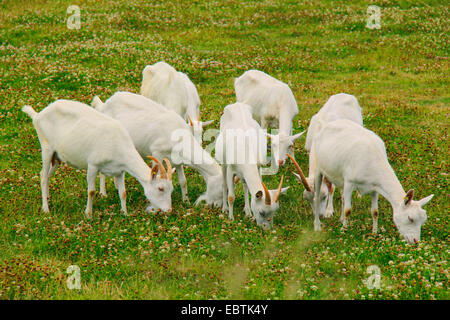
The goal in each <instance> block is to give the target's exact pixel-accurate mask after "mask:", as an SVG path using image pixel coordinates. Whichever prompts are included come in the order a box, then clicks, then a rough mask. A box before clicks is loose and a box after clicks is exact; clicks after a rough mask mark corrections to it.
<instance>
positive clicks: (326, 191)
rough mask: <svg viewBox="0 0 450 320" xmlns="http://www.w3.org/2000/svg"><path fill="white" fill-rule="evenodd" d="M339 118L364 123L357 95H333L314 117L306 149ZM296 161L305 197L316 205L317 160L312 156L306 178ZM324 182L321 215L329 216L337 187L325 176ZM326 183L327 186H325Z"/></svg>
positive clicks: (308, 149)
mask: <svg viewBox="0 0 450 320" xmlns="http://www.w3.org/2000/svg"><path fill="white" fill-rule="evenodd" d="M337 119H348V120H351V121H353V122H355V123H356V124H359V125H360V126H362V125H363V120H362V113H361V107H360V106H359V103H358V100H357V99H356V97H355V96H352V95H350V94H346V93H338V94H335V95H333V96H331V97H330V98H329V99H328V101H327V102H326V103H325V104H324V106H323V107H322V108H321V109H320V110H319V112H317V113H316V114H315V115H314V116H313V117H312V118H311V122H310V124H309V127H308V132H307V134H306V143H305V149H306V150H307V151H308V152H310V150H311V143H312V140H313V139H314V137H315V136H316V135H317V134H318V133H319V131H320V130H321V129H322V127H323V126H324V125H326V124H327V123H328V122H331V121H334V120H337ZM291 159H292V161H293V162H294V164H295V166H296V168H297V172H298V174H295V175H296V177H297V179H298V180H299V181H300V182H301V183H302V184H303V185H304V186H305V191H304V192H303V198H304V199H305V200H307V201H308V202H309V203H310V204H311V207H313V206H314V170H315V161H314V157H310V161H309V174H308V177H307V178H305V176H304V174H303V172H302V170H301V168H300V166H299V165H298V164H297V163H296V162H295V160H294V159H293V158H292V157H291ZM324 182H325V183H324V184H322V187H321V190H320V197H319V199H320V215H323V216H324V217H326V218H329V217H331V216H332V215H333V211H334V208H333V195H334V190H335V187H334V186H333V185H332V184H331V183H330V182H329V181H327V180H326V178H324ZM325 185H326V187H325Z"/></svg>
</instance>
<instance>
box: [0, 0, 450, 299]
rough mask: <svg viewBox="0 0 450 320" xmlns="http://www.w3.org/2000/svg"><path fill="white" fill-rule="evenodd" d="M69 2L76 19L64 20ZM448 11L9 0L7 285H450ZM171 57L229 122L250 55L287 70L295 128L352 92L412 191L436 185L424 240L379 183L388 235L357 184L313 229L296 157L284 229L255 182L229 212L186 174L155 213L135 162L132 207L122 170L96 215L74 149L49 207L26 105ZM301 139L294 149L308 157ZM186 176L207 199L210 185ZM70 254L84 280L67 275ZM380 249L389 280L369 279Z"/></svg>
mask: <svg viewBox="0 0 450 320" xmlns="http://www.w3.org/2000/svg"><path fill="white" fill-rule="evenodd" d="M70 5H78V6H79V8H80V10H81V27H80V29H78V30H77V29H69V28H68V27H67V25H66V21H67V19H68V18H69V16H70V14H68V13H67V8H68V7H69V6H70ZM369 5H378V6H379V7H380V8H381V28H380V29H368V28H366V19H367V17H368V15H367V7H368V6H369ZM448 26H449V6H448V4H447V5H445V2H442V1H402V0H398V1H395V0H392V1H391V0H384V1H381V0H380V1H351V2H350V1H320V2H319V1H297V0H295V1H293V0H288V1H281V0H271V1H243V0H242V1H236V0H235V1H229V0H222V1H218V0H216V1H153V0H142V1H140V0H133V1H93V0H91V1H82V0H78V1H62V0H61V1H9V0H6V1H0V70H1V77H0V151H1V157H0V299H449V298H450V295H449V289H448V286H449V265H448V259H449V246H448V244H449V227H448V223H449V216H448V212H449V194H450V193H449V180H448V173H449V162H448V161H449V146H448V129H449V120H448V115H449V111H450V109H449V104H450V95H449V65H450V64H449V27H448ZM160 60H164V61H166V62H167V63H169V64H171V65H173V66H174V67H175V68H176V69H178V70H180V71H183V72H185V73H187V74H188V75H189V77H190V78H191V80H192V81H193V82H194V83H195V84H196V86H197V89H198V91H199V94H200V97H201V100H202V105H201V107H200V108H201V115H202V119H204V120H209V119H214V120H216V122H215V124H214V126H215V127H216V128H218V126H219V123H218V120H219V118H220V116H221V112H222V110H223V108H224V106H226V105H227V104H230V103H233V102H234V101H235V95H234V87H233V83H234V78H235V77H238V76H239V75H241V74H242V73H243V72H245V71H246V70H249V69H258V70H262V71H264V72H267V73H269V74H271V75H272V76H274V77H276V78H278V79H280V80H282V81H284V82H286V83H288V84H289V86H290V87H291V89H292V91H293V93H294V95H295V97H296V99H297V103H298V107H299V114H298V115H297V116H296V118H295V119H294V132H296V133H297V132H300V131H303V130H306V129H307V127H308V124H309V120H310V118H311V116H312V115H313V114H315V113H316V112H317V111H318V110H319V109H320V107H321V106H322V105H323V104H324V103H325V102H326V100H327V99H328V97H329V96H330V95H332V94H335V93H339V92H346V93H350V94H353V95H355V96H356V97H357V98H358V100H359V102H360V105H361V107H362V109H363V119H364V123H365V126H366V127H367V128H369V129H371V130H373V131H375V132H376V133H377V134H378V135H379V136H380V137H381V138H382V139H383V140H384V141H385V144H386V148H387V153H388V157H389V161H390V163H391V165H392V167H393V169H394V171H395V172H396V174H397V176H398V178H399V180H400V182H401V183H402V185H403V188H404V189H405V191H407V190H409V189H412V188H414V189H415V199H420V198H423V197H425V196H428V195H429V194H432V193H433V194H434V198H433V199H432V201H431V202H430V203H429V204H428V205H427V206H426V207H425V209H426V210H427V215H428V219H427V222H426V224H425V225H424V226H423V227H422V241H421V242H420V244H417V245H407V244H406V243H405V242H404V241H403V240H401V238H400V235H399V233H398V231H397V229H396V227H395V226H394V223H393V219H392V208H391V206H390V204H389V203H388V202H387V201H386V200H385V199H384V198H382V197H380V201H379V203H380V206H379V211H380V218H379V233H378V234H377V235H373V234H371V230H372V218H371V215H370V197H363V198H358V197H357V196H356V194H354V198H353V212H352V215H351V217H350V226H349V229H348V230H347V231H346V232H341V231H340V227H341V225H340V222H339V216H340V208H341V200H340V190H338V191H337V192H336V194H335V198H334V201H335V202H334V206H335V211H336V212H335V215H334V216H333V217H332V218H330V219H322V222H323V231H322V232H314V231H313V216H312V211H311V208H310V206H309V204H308V203H307V202H305V201H303V199H302V193H303V186H302V185H299V184H298V183H297V181H296V179H295V177H294V176H293V175H292V174H291V171H293V170H294V166H293V165H292V164H291V163H290V162H288V163H287V165H286V166H284V167H283V168H282V169H281V170H280V171H281V172H280V173H279V174H277V175H275V176H266V177H265V178H264V181H265V182H266V184H267V185H268V187H269V188H271V189H274V188H276V186H277V184H278V182H279V179H280V177H281V174H285V183H284V185H285V186H291V188H290V189H289V190H288V192H287V194H286V195H284V196H282V197H281V199H280V202H281V205H280V210H279V212H278V213H277V214H276V216H275V221H274V229H273V230H271V231H263V230H261V229H260V228H258V227H257V226H256V224H255V223H253V222H252V221H250V220H248V219H246V218H245V217H244V212H243V205H244V198H243V194H242V187H241V186H240V185H239V186H238V187H237V199H236V203H235V221H234V222H231V221H229V220H228V218H227V214H225V215H224V214H222V211H221V209H219V208H214V209H211V208H208V207H203V206H200V207H196V208H194V207H192V206H191V205H188V204H185V203H183V202H182V201H181V192H180V188H179V185H178V180H177V179H176V177H174V193H173V195H172V199H173V207H174V210H173V211H172V213H170V214H149V213H146V212H145V211H144V209H145V207H146V200H145V196H144V194H143V191H142V187H141V186H140V185H139V184H138V182H137V181H136V180H134V179H133V178H131V177H130V176H129V175H127V178H126V179H127V194H128V197H127V205H128V212H129V216H128V217H124V216H123V215H121V214H120V201H119V197H118V195H117V193H116V191H115V188H114V184H113V182H112V180H111V179H108V182H107V189H108V197H105V198H102V197H100V196H97V197H96V198H95V201H94V215H93V219H92V220H87V219H86V218H85V216H84V214H83V213H84V209H85V205H86V199H87V198H86V189H87V183H86V176H85V172H84V171H82V170H76V169H73V168H71V167H68V166H61V167H60V168H59V169H58V170H57V172H56V174H55V175H54V176H53V177H52V178H51V180H50V201H49V206H50V211H51V213H50V214H45V213H43V212H41V211H40V207H41V191H40V181H39V172H40V170H41V153H40V144H39V141H38V139H37V135H36V131H35V129H34V128H33V126H32V123H31V120H30V119H29V118H28V117H27V115H26V114H24V113H23V112H21V108H22V106H23V105H25V104H29V105H31V106H33V107H34V108H35V109H36V110H37V111H40V110H42V109H43V108H45V107H46V106H47V105H48V104H49V103H51V102H53V101H54V100H56V99H61V98H64V99H74V100H78V101H81V102H84V103H88V104H89V103H90V101H91V100H92V98H93V97H94V96H95V95H99V96H100V98H101V99H102V100H104V99H107V98H108V97H110V96H111V95H112V94H113V93H115V92H116V91H118V90H127V91H131V92H136V93H138V92H139V89H140V83H141V72H142V70H143V68H144V66H145V65H147V64H153V63H155V62H157V61H160ZM304 142H305V139H304V138H301V139H299V141H297V142H296V145H295V154H296V158H297V160H298V161H299V163H300V164H301V166H302V167H303V168H304V170H305V169H306V168H307V165H308V160H307V155H306V153H305V151H304V149H303V146H304ZM205 145H206V144H205ZM186 176H187V179H188V193H189V198H190V200H191V203H193V202H194V201H195V199H196V198H197V197H198V196H199V195H200V194H201V193H203V192H204V190H205V188H206V186H205V184H204V183H203V180H202V178H201V177H200V175H199V174H198V173H197V172H195V171H194V170H192V169H189V168H188V169H186ZM97 188H98V185H97ZM97 190H98V189H97ZM70 265H77V266H79V267H80V271H81V289H80V290H76V289H74V290H70V289H68V287H67V285H66V280H67V278H68V276H69V275H68V274H67V273H66V269H67V268H68V267H69V266H70ZM372 265H375V266H377V267H378V268H379V270H380V276H381V287H380V288H379V289H377V288H372V289H369V287H370V286H368V285H367V283H366V280H368V281H369V282H370V279H373V278H371V274H370V273H368V272H367V271H368V267H369V266H372ZM372 276H373V274H372Z"/></svg>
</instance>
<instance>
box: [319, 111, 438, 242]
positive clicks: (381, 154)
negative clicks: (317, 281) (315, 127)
mask: <svg viewBox="0 0 450 320" xmlns="http://www.w3.org/2000/svg"><path fill="white" fill-rule="evenodd" d="M311 155H312V156H313V157H314V158H315V161H316V168H315V185H317V186H319V187H320V185H321V183H322V177H326V178H327V179H328V180H329V181H331V182H332V183H334V184H335V185H336V186H338V187H342V188H343V211H342V216H341V221H342V222H343V226H344V228H346V227H347V225H348V215H349V214H350V211H351V198H352V197H351V196H352V192H353V191H354V190H355V189H356V190H358V191H359V192H360V193H361V194H363V195H364V194H370V195H371V198H372V208H371V212H372V216H373V232H374V233H376V232H377V225H378V195H379V194H381V195H382V196H383V197H385V198H386V199H387V200H388V201H389V202H390V204H391V205H392V208H393V218H394V223H395V225H396V226H397V228H398V230H399V232H400V234H401V235H402V236H403V237H404V239H405V240H406V241H407V242H409V243H413V242H418V241H420V229H421V226H422V224H424V223H425V220H426V218H427V216H426V212H425V210H423V209H422V206H423V205H425V204H426V203H427V202H428V201H430V200H431V198H432V197H433V195H431V196H428V197H426V198H424V199H422V200H420V201H414V200H412V194H411V201H409V202H407V203H405V195H406V193H405V191H403V188H402V186H401V184H400V182H399V181H398V179H397V176H396V175H395V173H394V171H393V170H392V167H391V166H390V164H389V161H388V159H387V155H386V148H385V145H384V142H383V141H382V140H381V138H380V137H378V136H377V135H376V134H375V133H373V132H372V131H370V130H368V129H365V128H364V127H362V126H361V125H359V124H356V123H355V122H353V121H350V120H347V119H340V120H335V121H332V122H329V123H328V124H327V125H325V126H324V127H323V128H322V130H321V131H320V132H319V133H318V134H317V135H316V136H315V138H314V140H313V142H312V146H311ZM318 190H320V189H316V190H315V203H314V208H315V210H314V214H315V219H314V228H315V230H320V229H321V226H320V219H319V213H320V212H319V197H318V196H319V191H318ZM409 193H413V191H412V190H410V191H409ZM346 213H347V214H346Z"/></svg>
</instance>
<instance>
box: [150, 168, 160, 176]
mask: <svg viewBox="0 0 450 320" xmlns="http://www.w3.org/2000/svg"><path fill="white" fill-rule="evenodd" d="M158 169H159V166H158V165H156V166H154V167H153V168H152V170H151V171H152V179H154V178H155V177H156V175H157V174H158Z"/></svg>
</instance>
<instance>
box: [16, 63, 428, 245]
mask: <svg viewBox="0 0 450 320" xmlns="http://www.w3.org/2000/svg"><path fill="white" fill-rule="evenodd" d="M235 90H236V99H237V102H236V103H234V104H231V105H228V106H226V107H225V108H224V111H223V115H222V117H221V118H220V131H219V135H218V136H217V137H216V143H215V158H216V159H214V158H213V157H212V156H211V154H210V153H209V152H208V151H207V150H205V149H203V148H202V145H201V136H202V130H203V127H205V126H207V125H209V124H211V122H212V121H207V122H202V121H200V114H199V105H200V98H199V95H198V93H197V90H196V88H195V85H194V84H193V83H192V82H191V81H190V79H189V78H188V77H187V76H186V75H185V74H184V73H181V72H177V71H176V70H175V69H174V68H173V67H171V66H170V65H168V64H167V63H164V62H158V63H156V64H154V65H150V66H147V67H145V69H144V71H143V80H142V86H141V95H138V94H134V93H129V92H117V93H115V94H114V95H113V96H112V97H110V98H109V99H108V100H106V101H105V103H103V102H102V101H101V100H100V99H99V98H98V97H95V98H94V100H93V101H92V107H91V106H88V105H86V104H83V103H80V102H76V101H71V100H57V101H55V102H53V103H51V104H50V105H49V106H47V107H46V108H45V109H43V110H42V111H41V112H39V113H37V112H36V111H34V109H33V108H32V107H30V106H24V107H23V109H22V110H23V111H24V112H25V113H27V114H28V115H29V116H30V117H31V118H32V120H33V125H34V127H35V128H36V131H37V135H38V137H39V141H40V144H41V148H42V170H41V173H40V178H41V189H42V190H41V191H42V210H43V211H44V212H49V207H48V196H49V194H48V193H49V178H50V176H51V175H52V173H53V172H54V171H55V169H56V168H57V166H58V164H59V163H60V162H66V163H68V164H70V165H72V166H74V167H76V168H80V169H87V184H88V199H87V206H86V210H85V213H86V216H87V217H88V218H90V217H91V214H92V201H93V197H94V194H95V181H96V176H97V174H98V173H100V193H101V194H102V195H106V188H105V175H108V176H113V177H114V183H115V186H116V188H117V190H118V192H119V197H120V202H121V210H122V212H123V213H124V214H127V207H126V191H125V172H128V173H129V174H130V175H131V176H133V177H135V178H136V179H137V180H138V181H139V183H140V184H141V185H142V187H143V189H144V193H145V196H146V198H147V199H148V200H149V201H150V206H149V207H148V208H147V210H149V211H153V210H162V211H171V210H172V198H171V194H172V191H173V186H172V174H173V173H174V172H175V170H176V173H177V175H178V179H179V184H180V187H181V193H182V199H183V201H187V202H188V201H189V199H188V196H187V183H186V178H185V175H184V171H183V165H185V166H189V167H192V168H193V169H195V170H197V171H198V172H199V173H200V174H201V175H202V176H203V178H204V180H205V182H206V191H205V193H203V194H202V195H201V196H200V197H199V198H198V199H197V200H196V201H195V205H198V204H199V203H200V202H202V201H205V202H206V203H207V204H208V205H211V206H221V207H222V209H223V210H224V211H226V210H228V213H229V218H230V219H233V202H234V200H235V192H234V187H235V183H236V182H237V180H238V179H237V178H239V179H240V181H242V183H243V189H244V197H245V206H244V211H245V214H246V216H249V217H253V218H254V219H255V220H256V222H257V224H258V225H260V226H261V227H263V228H264V229H269V228H271V227H272V226H273V216H274V213H275V212H276V211H277V210H278V208H279V199H280V195H281V194H282V193H284V192H285V191H286V190H287V188H283V177H281V179H280V183H279V186H278V188H277V189H276V190H268V189H267V187H266V186H265V185H264V183H263V182H262V174H261V166H262V165H263V164H265V163H266V150H267V148H266V139H267V137H270V141H271V155H272V163H273V164H274V165H275V167H276V168H278V167H279V166H282V165H283V164H284V163H285V161H286V160H287V158H288V157H289V159H290V160H291V161H292V162H293V163H294V165H295V168H296V171H297V173H294V174H295V176H296V177H297V179H298V181H299V182H300V183H302V184H303V186H304V188H305V190H304V192H303V197H304V198H305V199H306V200H307V201H308V202H309V203H310V204H311V207H312V211H313V213H314V229H315V230H320V229H321V223H320V216H324V217H330V216H331V215H332V214H333V193H334V190H335V186H336V187H340V188H342V189H343V190H342V215H341V221H342V223H343V228H346V227H347V225H348V218H349V215H350V212H351V199H352V193H353V191H354V190H358V191H359V192H360V193H361V194H368V195H370V196H371V200H372V205H371V213H372V218H373V232H374V233H376V232H377V223H378V222H377V221H378V195H379V194H381V195H382V196H383V197H385V198H386V199H387V200H388V201H389V202H390V204H391V205H392V208H393V220H394V223H395V225H396V227H397V228H398V230H399V232H400V234H401V235H402V236H403V237H404V239H405V240H406V241H407V242H408V243H414V242H418V241H419V240H420V229H421V226H422V225H423V224H424V223H425V220H426V217H427V216H426V212H425V210H424V209H422V207H423V206H424V205H425V204H426V203H427V202H428V201H430V200H431V198H432V197H433V195H430V196H428V197H426V198H423V199H422V200H419V201H415V200H413V194H414V191H413V190H410V191H408V192H406V193H405V191H404V190H403V187H402V185H401V184H400V182H399V180H398V179H397V177H396V175H395V173H394V171H393V170H392V168H391V166H390V164H389V162H388V159H387V155H386V149H385V145H384V143H383V141H382V140H381V139H380V137H378V136H377V135H376V134H375V133H374V132H372V131H370V130H368V129H366V128H364V127H363V120H362V114H361V108H360V106H359V104H358V101H357V99H356V98H355V97H354V96H352V95H348V94H344V93H340V94H336V95H333V96H331V97H330V98H329V100H328V101H327V102H326V103H325V105H324V106H323V107H322V108H321V109H320V111H319V112H318V113H317V114H316V115H314V116H313V117H312V119H311V122H310V125H309V128H308V131H307V137H306V144H305V149H306V150H307V151H308V152H309V174H308V177H306V176H305V175H304V173H303V171H302V169H301V167H300V165H299V164H298V163H297V162H296V161H295V159H294V150H293V145H294V142H295V140H296V139H298V138H299V137H300V136H301V135H302V134H303V132H302V133H298V134H293V128H292V120H293V118H294V116H295V115H296V114H297V113H298V107H297V103H296V100H295V98H294V95H293V93H292V91H291V90H290V88H289V86H288V85H287V84H285V83H283V82H281V81H279V80H277V79H275V78H273V77H271V76H269V75H267V74H266V73H264V72H261V71H257V70H250V71H247V72H245V73H244V74H243V75H242V76H240V77H239V78H237V79H236V80H235ZM268 128H277V129H278V131H277V134H268V133H266V131H265V129H268ZM175 132H178V133H180V132H181V133H182V134H180V135H174V133H175ZM249 132H255V133H259V132H263V135H262V136H263V139H256V140H254V142H255V141H256V143H249V144H245V143H244V144H243V143H239V142H238V143H235V139H236V138H237V139H238V140H239V138H242V139H241V140H242V141H246V140H245V139H246V138H248V133H249ZM257 136H258V137H260V135H258V134H257ZM250 140H251V139H250ZM186 145H188V146H189V147H188V148H186ZM236 155H237V156H239V155H245V157H244V158H245V159H244V160H245V161H229V159H235V158H236ZM146 157H148V158H150V159H151V160H152V161H151V162H150V164H149V165H147V164H146V162H145V161H144V160H143V158H146ZM196 159H197V160H196ZM198 159H200V161H198ZM153 162H154V164H153ZM219 163H220V164H221V165H220V164H219ZM172 165H173V167H174V168H172ZM249 191H250V195H251V200H249V197H248V192H249Z"/></svg>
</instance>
